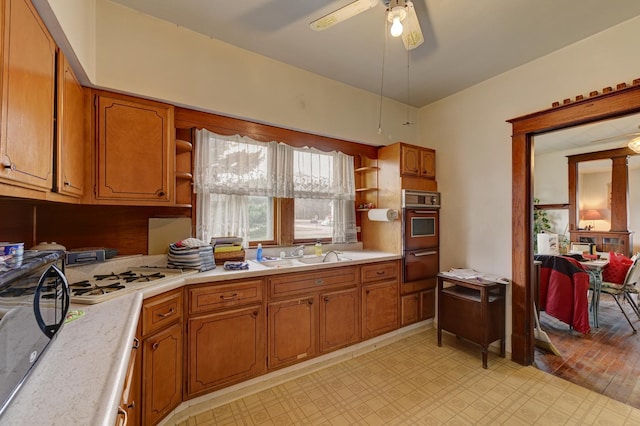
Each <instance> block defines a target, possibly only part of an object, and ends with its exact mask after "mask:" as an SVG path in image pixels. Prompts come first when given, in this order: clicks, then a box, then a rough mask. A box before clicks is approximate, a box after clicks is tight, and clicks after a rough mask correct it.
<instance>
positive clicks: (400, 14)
mask: <svg viewBox="0 0 640 426" xmlns="http://www.w3.org/2000/svg"><path fill="white" fill-rule="evenodd" d="M378 3H382V4H383V5H384V6H385V7H386V8H387V14H386V16H387V20H388V21H389V22H391V35H392V36H394V37H399V36H402V42H403V43H404V47H405V49H407V50H411V49H415V48H416V47H418V46H420V45H421V44H422V42H424V37H423V36H422V30H420V23H419V22H418V16H417V15H416V10H415V8H414V7H413V2H411V1H410V0H355V1H354V2H352V3H349V4H348V5H346V6H343V7H341V8H340V9H336V10H334V11H333V12H331V13H329V14H327V15H325V16H323V17H322V18H319V19H316V20H315V21H313V22H311V23H310V24H309V26H310V27H311V29H312V30H314V31H322V30H326V29H327V28H329V27H331V26H333V25H335V24H337V23H339V22H342V21H346V20H347V19H349V18H351V17H353V16H356V15H358V14H359V13H362V12H364V11H366V10H369V9H371V8H373V7H375V6H376V5H378Z"/></svg>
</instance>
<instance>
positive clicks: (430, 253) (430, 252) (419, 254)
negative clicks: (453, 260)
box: [411, 250, 438, 257]
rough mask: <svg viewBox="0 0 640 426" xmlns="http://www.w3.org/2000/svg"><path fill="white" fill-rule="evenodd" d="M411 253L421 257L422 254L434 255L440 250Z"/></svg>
mask: <svg viewBox="0 0 640 426" xmlns="http://www.w3.org/2000/svg"><path fill="white" fill-rule="evenodd" d="M411 254H412V255H413V256H415V257H420V256H433V255H434V254H438V252H437V251H435V250H431V251H421V252H420V253H411Z"/></svg>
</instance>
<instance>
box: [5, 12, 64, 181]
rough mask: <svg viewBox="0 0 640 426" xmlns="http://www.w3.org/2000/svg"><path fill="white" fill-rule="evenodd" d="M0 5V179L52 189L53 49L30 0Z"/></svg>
mask: <svg viewBox="0 0 640 426" xmlns="http://www.w3.org/2000/svg"><path fill="white" fill-rule="evenodd" d="M0 4H1V5H2V7H3V8H4V10H3V14H2V20H3V22H2V29H1V31H2V36H3V45H2V50H1V51H2V69H3V72H2V83H1V84H2V85H1V88H0V90H1V95H2V119H1V128H0V181H2V182H4V183H9V184H12V185H18V186H22V187H26V188H31V189H36V190H46V191H51V189H52V187H53V141H54V124H53V120H54V108H55V90H56V89H55V83H56V79H55V73H56V50H57V47H56V45H55V42H54V40H53V38H52V37H51V35H50V34H49V31H48V30H47V28H46V27H45V25H44V23H43V22H42V20H41V19H40V17H39V15H38V13H37V11H36V9H35V8H34V7H33V5H32V3H31V2H30V1H29V0H4V1H3V2H2V3H0Z"/></svg>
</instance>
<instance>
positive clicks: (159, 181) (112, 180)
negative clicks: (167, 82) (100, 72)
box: [95, 91, 176, 205]
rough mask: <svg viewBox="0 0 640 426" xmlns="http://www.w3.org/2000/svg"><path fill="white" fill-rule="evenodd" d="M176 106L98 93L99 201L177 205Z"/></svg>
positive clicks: (97, 158)
mask: <svg viewBox="0 0 640 426" xmlns="http://www.w3.org/2000/svg"><path fill="white" fill-rule="evenodd" d="M174 131H175V130H174V124H173V106H171V105H168V104H162V103H159V102H153V101H147V100H144V99H138V98H133V97H129V96H124V95H118V94H115V93H105V92H99V91H96V93H95V132H96V135H95V137H96V144H95V145H96V152H95V167H96V173H95V180H96V184H95V198H96V201H97V202H98V203H99V204H121V205H174V204H175V202H174V187H175V175H174V170H175V167H174V163H175V153H176V151H175V142H174Z"/></svg>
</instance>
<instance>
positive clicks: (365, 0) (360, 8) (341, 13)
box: [309, 0, 378, 31]
mask: <svg viewBox="0 0 640 426" xmlns="http://www.w3.org/2000/svg"><path fill="white" fill-rule="evenodd" d="M376 4H378V0H356V1H354V2H353V3H349V4H348V5H346V6H343V7H341V8H340V9H337V10H334V11H333V12H331V13H329V14H327V15H325V16H323V17H322V18H320V19H316V20H315V21H313V22H311V23H310V24H309V26H310V27H311V29H312V30H314V31H322V30H326V29H327V28H329V27H331V26H333V25H335V24H337V23H339V22H342V21H346V20H347V19H349V18H351V17H353V16H356V15H357V14H359V13H362V12H364V11H365V10H368V9H371V8H372V7H374V6H375V5H376Z"/></svg>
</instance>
